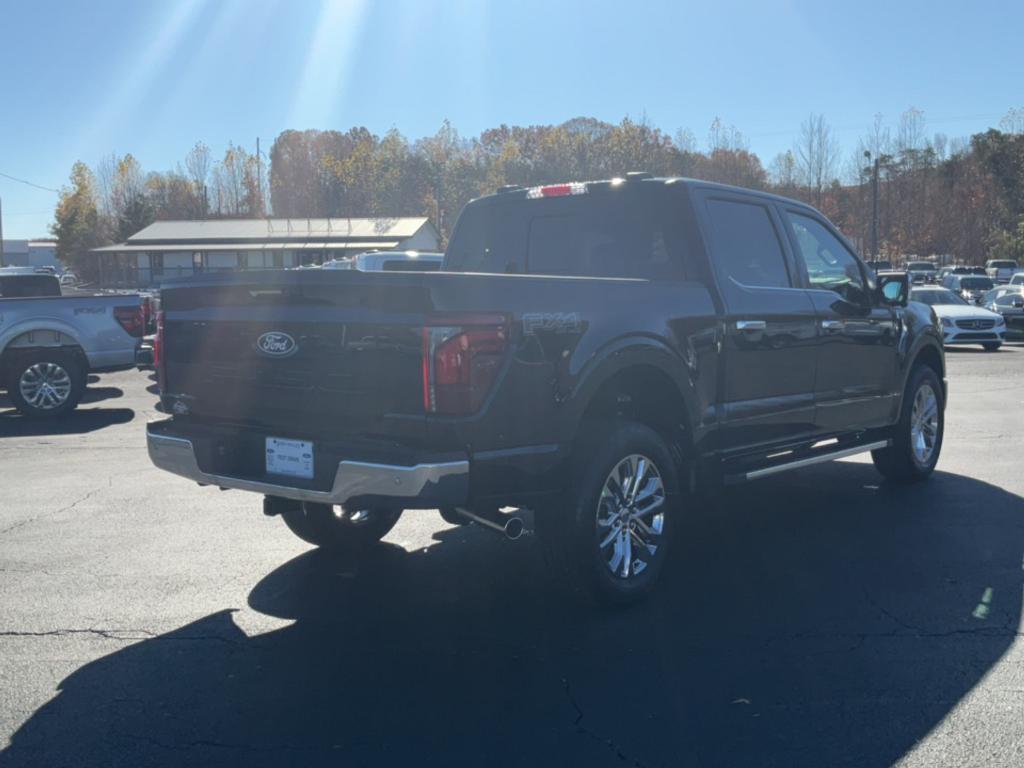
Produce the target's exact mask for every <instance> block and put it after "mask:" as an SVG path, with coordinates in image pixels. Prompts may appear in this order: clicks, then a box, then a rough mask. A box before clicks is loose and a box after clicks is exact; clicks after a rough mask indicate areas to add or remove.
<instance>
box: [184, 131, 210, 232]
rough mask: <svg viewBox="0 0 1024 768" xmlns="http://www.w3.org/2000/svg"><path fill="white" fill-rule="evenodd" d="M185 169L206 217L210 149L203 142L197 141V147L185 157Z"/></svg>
mask: <svg viewBox="0 0 1024 768" xmlns="http://www.w3.org/2000/svg"><path fill="white" fill-rule="evenodd" d="M185 169H186V170H187V171H188V177H189V180H190V181H191V182H192V185H193V186H194V188H195V194H196V197H197V198H198V199H199V200H200V201H201V203H202V215H204V216H205V215H206V214H207V213H208V208H209V205H208V203H207V199H206V181H207V179H208V178H209V177H210V148H209V147H208V146H206V145H205V144H204V143H203V142H201V141H197V142H196V145H195V146H194V147H192V149H190V150H189V153H188V154H187V155H185Z"/></svg>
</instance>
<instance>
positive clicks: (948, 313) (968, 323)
mask: <svg viewBox="0 0 1024 768" xmlns="http://www.w3.org/2000/svg"><path fill="white" fill-rule="evenodd" d="M910 300H911V301H919V302H921V303H922V304H927V305H929V306H930V307H931V308H932V309H933V310H934V311H935V315H936V316H937V317H938V318H939V321H940V322H941V323H942V343H943V344H945V345H947V346H948V345H953V344H980V345H981V346H982V347H983V348H984V349H985V350H986V351H987V352H995V351H996V350H997V349H999V347H1000V346H1002V343H1003V340H1004V338H1005V336H1006V323H1005V321H1004V320H1003V318H1002V316H1001V315H999V314H998V313H996V312H991V311H989V310H987V309H984V308H982V307H977V306H974V305H973V304H971V303H968V302H967V301H966V300H964V299H963V298H961V297H960V295H958V294H956V293H954V292H953V291H951V290H949V289H947V288H938V287H935V288H914V289H912V290H911V291H910Z"/></svg>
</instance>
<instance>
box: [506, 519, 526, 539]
mask: <svg viewBox="0 0 1024 768" xmlns="http://www.w3.org/2000/svg"><path fill="white" fill-rule="evenodd" d="M525 530H526V526H525V525H523V519H522V518H521V517H511V518H509V520H508V522H507V523H505V538H507V539H509V540H510V541H515V540H516V539H518V538H519V537H520V536H522V535H523V532H524V531H525Z"/></svg>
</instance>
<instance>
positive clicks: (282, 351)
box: [256, 331, 299, 357]
mask: <svg viewBox="0 0 1024 768" xmlns="http://www.w3.org/2000/svg"><path fill="white" fill-rule="evenodd" d="M256 351H257V352H260V353H262V354H264V355H266V356H267V357H288V356H290V355H294V354H295V353H296V352H298V351H299V345H298V344H296V343H295V339H293V338H292V337H291V336H289V335H288V334H287V333H283V332H281V331H267V332H266V333H264V334H263V335H262V336H260V337H259V338H258V339H256Z"/></svg>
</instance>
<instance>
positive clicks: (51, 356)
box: [6, 347, 86, 419]
mask: <svg viewBox="0 0 1024 768" xmlns="http://www.w3.org/2000/svg"><path fill="white" fill-rule="evenodd" d="M8 366H9V367H8V375H7V381H6V386H7V395H8V397H10V398H11V402H12V403H13V404H14V407H15V408H17V409H18V411H19V412H21V413H22V414H23V415H24V416H27V417H29V418H34V419H55V418H58V417H60V416H63V415H64V414H66V413H67V412H68V411H72V410H74V409H75V407H76V406H77V405H78V403H79V401H80V400H81V399H82V395H84V394H85V387H86V372H85V366H83V365H82V363H81V361H80V360H79V358H78V356H77V355H75V354H74V353H73V352H68V351H66V350H65V349H61V348H59V347H54V348H52V349H46V348H44V349H39V350H32V351H29V352H25V353H24V354H17V355H15V356H13V359H12V360H11V361H10V363H9V364H8Z"/></svg>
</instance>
